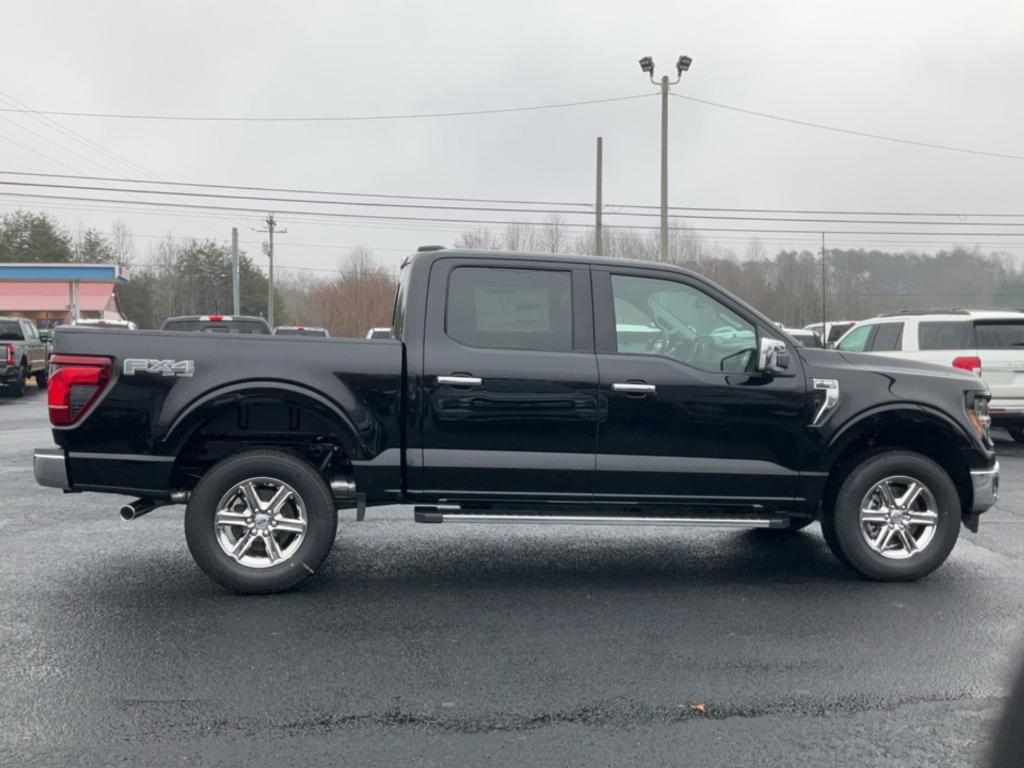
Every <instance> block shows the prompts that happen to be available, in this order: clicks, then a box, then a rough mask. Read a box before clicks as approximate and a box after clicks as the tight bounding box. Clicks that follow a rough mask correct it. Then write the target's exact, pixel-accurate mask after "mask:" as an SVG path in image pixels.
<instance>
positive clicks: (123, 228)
mask: <svg viewBox="0 0 1024 768" xmlns="http://www.w3.org/2000/svg"><path fill="white" fill-rule="evenodd" d="M110 247H111V250H112V251H113V253H114V263H115V264H117V266H119V267H121V269H130V268H131V266H132V264H133V262H134V261H135V236H134V235H132V231H131V230H130V229H129V228H128V225H127V224H125V223H124V221H123V220H122V219H115V221H114V223H113V224H112V225H111V227H110Z"/></svg>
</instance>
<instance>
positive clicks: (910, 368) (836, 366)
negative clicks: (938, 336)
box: [803, 349, 988, 399]
mask: <svg viewBox="0 0 1024 768" xmlns="http://www.w3.org/2000/svg"><path fill="white" fill-rule="evenodd" d="M803 351H804V352H805V353H806V354H805V355H804V360H805V361H806V362H807V363H808V375H809V376H811V377H829V378H838V379H840V380H842V379H843V378H852V379H854V380H857V379H862V378H863V377H865V376H867V377H870V378H877V377H882V378H885V379H888V380H889V389H890V391H891V392H892V394H894V395H897V396H901V397H911V398H913V399H916V398H915V397H914V395H917V394H918V390H919V389H920V388H922V387H925V388H939V389H943V388H949V389H953V390H957V391H960V392H966V391H968V390H975V391H982V392H984V391H987V390H988V386H987V385H986V384H985V382H984V381H982V380H981V378H980V377H978V376H976V375H975V374H973V373H970V372H968V371H962V370H960V369H959V368H954V367H953V366H951V365H948V366H947V365H938V364H935V363H924V362H920V361H917V360H905V359H902V358H898V357H889V356H887V355H872V354H865V353H860V352H839V351H836V350H826V349H805V350H803ZM912 393H913V394H912Z"/></svg>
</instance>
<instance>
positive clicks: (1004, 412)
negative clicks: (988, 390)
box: [988, 397, 1024, 427]
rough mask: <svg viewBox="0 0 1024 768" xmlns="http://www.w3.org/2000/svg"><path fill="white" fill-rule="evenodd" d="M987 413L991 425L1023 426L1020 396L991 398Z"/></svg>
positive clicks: (1023, 401)
mask: <svg viewBox="0 0 1024 768" xmlns="http://www.w3.org/2000/svg"><path fill="white" fill-rule="evenodd" d="M988 413H989V416H991V417H992V425H993V426H996V427H1005V426H1010V427H1013V426H1024V400H1021V399H1020V398H1016V397H1014V398H993V400H992V402H991V403H989V406H988Z"/></svg>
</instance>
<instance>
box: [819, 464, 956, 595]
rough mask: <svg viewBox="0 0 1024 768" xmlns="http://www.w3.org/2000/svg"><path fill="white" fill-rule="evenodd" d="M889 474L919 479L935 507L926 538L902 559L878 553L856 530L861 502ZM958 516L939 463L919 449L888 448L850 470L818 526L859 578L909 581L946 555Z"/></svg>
mask: <svg viewBox="0 0 1024 768" xmlns="http://www.w3.org/2000/svg"><path fill="white" fill-rule="evenodd" d="M894 476H906V477H910V478H913V479H916V480H917V481H919V482H921V483H923V484H924V485H925V486H926V488H927V489H928V491H929V492H930V493H931V495H932V496H933V497H934V500H935V504H936V507H937V508H936V510H935V511H936V512H937V518H936V521H935V526H934V527H935V532H934V534H933V535H932V539H931V541H929V542H928V543H927V544H925V545H923V548H922V549H921V550H920V551H918V552H916V553H914V554H913V555H912V556H910V557H907V558H906V559H891V558H889V557H885V556H883V555H882V554H881V553H880V552H878V551H876V550H875V549H872V548H871V546H869V544H868V542H867V540H866V539H865V536H864V534H862V532H861V518H860V514H861V503H862V501H863V500H864V498H865V496H866V495H867V494H868V492H869V491H870V490H871V489H872V488H873V487H874V486H875V485H876V484H877V483H879V482H880V481H882V480H884V479H885V478H889V477H894ZM960 516H961V511H960V496H959V494H958V493H957V490H956V486H955V485H954V484H953V481H952V479H950V477H949V475H948V474H947V473H946V471H945V470H944V469H943V468H942V467H940V466H939V465H938V464H936V463H935V462H934V461H932V460H931V459H929V458H927V457H926V456H922V455H921V454H918V453H913V452H911V451H887V452H885V453H880V454H876V455H873V456H867V457H865V458H864V459H863V460H862V461H861V462H860V463H859V464H857V465H856V466H855V467H854V468H853V470H852V471H851V472H850V474H849V475H847V477H846V479H845V480H843V484H842V485H841V486H840V488H839V492H838V494H837V495H836V499H835V505H834V509H833V510H831V511H827V510H826V511H825V513H824V514H823V516H822V524H821V528H822V532H823V533H824V536H825V541H826V542H827V543H828V546H829V548H830V549H831V550H832V552H833V553H834V554H835V555H836V557H838V558H839V559H840V560H841V561H842V562H844V563H845V564H846V565H848V566H850V567H851V568H853V569H854V570H855V571H857V572H858V573H860V574H861V575H862V576H866V577H867V578H869V579H874V580H877V581H914V580H916V579H920V578H922V577H924V576H927V575H928V574H930V573H931V572H932V571H934V570H935V569H936V568H938V567H939V566H940V565H942V564H943V563H944V562H945V561H946V558H947V557H949V553H950V552H952V551H953V547H954V546H955V545H956V541H957V538H958V537H959V535H960ZM917 530H921V529H917ZM870 532H871V530H870V529H869V533H870ZM883 546H884V543H883Z"/></svg>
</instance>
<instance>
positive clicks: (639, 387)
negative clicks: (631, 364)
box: [612, 381, 658, 395]
mask: <svg viewBox="0 0 1024 768" xmlns="http://www.w3.org/2000/svg"><path fill="white" fill-rule="evenodd" d="M612 391H613V392H626V393H628V394H631V395H653V394H654V393H655V392H657V391H658V388H657V387H656V386H654V385H653V384H645V383H644V382H642V381H616V382H615V383H614V384H612Z"/></svg>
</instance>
